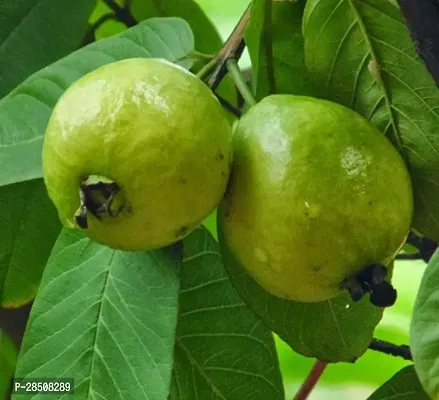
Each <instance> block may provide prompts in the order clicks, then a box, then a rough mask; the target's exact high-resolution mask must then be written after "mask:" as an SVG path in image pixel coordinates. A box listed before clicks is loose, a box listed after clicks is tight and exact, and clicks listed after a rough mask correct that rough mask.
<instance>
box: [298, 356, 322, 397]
mask: <svg viewBox="0 0 439 400" xmlns="http://www.w3.org/2000/svg"><path fill="white" fill-rule="evenodd" d="M327 366H328V363H327V362H325V361H320V360H317V361H316V362H315V363H314V365H313V367H312V369H311V371H310V372H309V374H308V376H307V377H306V379H305V382H303V384H302V386H301V388H300V389H299V391H298V392H297V394H296V395H295V396H294V398H293V400H306V399H307V398H308V396H309V395H310V394H311V392H312V390H313V389H314V387H315V386H316V385H317V382H318V381H319V379H320V377H321V376H322V375H323V372H324V371H325V368H326V367H327Z"/></svg>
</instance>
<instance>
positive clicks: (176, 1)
mask: <svg viewBox="0 0 439 400" xmlns="http://www.w3.org/2000/svg"><path fill="white" fill-rule="evenodd" d="M131 12H132V13H133V15H134V17H135V18H136V19H137V20H139V21H142V20H145V19H148V18H154V17H179V18H182V19H184V20H185V21H187V22H188V23H189V25H190V26H191V29H192V32H193V33H194V38H195V47H196V49H197V50H198V51H201V52H204V53H212V54H213V53H215V52H217V51H218V50H219V49H220V47H221V45H222V39H221V36H220V35H219V33H218V30H217V29H216V27H215V25H214V24H213V23H212V21H211V20H210V19H209V18H208V17H207V16H206V14H205V13H204V12H203V10H202V9H201V7H200V6H199V5H198V4H197V2H196V1H194V0H166V1H156V0H132V4H131Z"/></svg>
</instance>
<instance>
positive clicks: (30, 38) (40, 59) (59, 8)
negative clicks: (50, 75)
mask: <svg viewBox="0 0 439 400" xmlns="http://www.w3.org/2000/svg"><path fill="white" fill-rule="evenodd" d="M95 4H96V2H95V1H92V0H76V1H74V2H71V1H65V0H14V1H4V2H2V5H1V13H0V60H1V62H0V98H2V97H3V96H5V95H7V94H8V93H9V91H11V90H12V89H13V88H14V87H15V86H17V85H18V84H19V83H20V82H21V81H23V80H24V79H25V78H27V77H28V76H29V75H30V74H32V73H34V72H35V71H38V70H39V69H41V68H43V67H45V66H46V65H48V64H51V63H53V62H55V61H56V60H58V59H59V58H61V57H64V56H66V55H67V54H69V53H70V52H71V51H73V50H75V49H76V48H77V46H78V45H79V43H80V42H81V39H82V37H83V36H84V34H85V31H86V29H87V21H88V17H89V15H90V13H91V12H92V10H93V8H94V6H95Z"/></svg>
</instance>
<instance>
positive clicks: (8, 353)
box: [0, 330, 18, 399]
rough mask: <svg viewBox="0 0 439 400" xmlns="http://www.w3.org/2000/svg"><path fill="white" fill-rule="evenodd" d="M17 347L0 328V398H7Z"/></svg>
mask: <svg viewBox="0 0 439 400" xmlns="http://www.w3.org/2000/svg"><path fill="white" fill-rule="evenodd" d="M17 353H18V351H17V348H16V347H15V344H14V343H13V342H12V340H11V339H9V337H8V336H7V335H6V333H5V332H3V331H2V330H0V399H7V398H8V397H7V396H8V393H9V388H10V385H11V379H12V377H13V376H14V371H15V363H16V361H17Z"/></svg>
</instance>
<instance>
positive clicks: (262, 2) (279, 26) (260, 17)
mask: <svg viewBox="0 0 439 400" xmlns="http://www.w3.org/2000/svg"><path fill="white" fill-rule="evenodd" d="M305 3H306V0H298V1H289V0H281V1H273V0H255V1H254V2H253V4H252V8H251V15H250V21H249V25H248V27H247V29H246V33H245V39H246V44H247V46H248V50H249V54H250V58H251V61H252V65H253V85H254V87H255V94H256V98H257V99H258V100H261V99H262V98H264V97H265V96H268V95H269V94H272V93H290V94H297V95H310V94H311V93H312V92H313V90H314V88H313V86H312V81H311V79H310V77H309V74H308V71H307V68H306V66H305V55H304V48H303V45H304V43H303V37H302V15H303V10H304V7H305Z"/></svg>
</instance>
